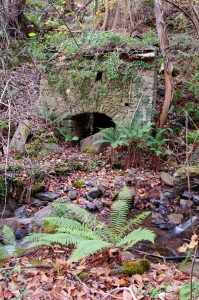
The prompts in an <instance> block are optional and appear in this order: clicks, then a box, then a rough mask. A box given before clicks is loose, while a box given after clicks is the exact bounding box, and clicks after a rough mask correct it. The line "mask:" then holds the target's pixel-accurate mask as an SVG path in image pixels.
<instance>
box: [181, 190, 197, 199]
mask: <svg viewBox="0 0 199 300" xmlns="http://www.w3.org/2000/svg"><path fill="white" fill-rule="evenodd" d="M193 195H194V193H193V192H188V191H185V192H184V193H183V194H182V198H184V199H193Z"/></svg>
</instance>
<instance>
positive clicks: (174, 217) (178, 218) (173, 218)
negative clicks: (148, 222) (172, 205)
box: [168, 213, 183, 225]
mask: <svg viewBox="0 0 199 300" xmlns="http://www.w3.org/2000/svg"><path fill="white" fill-rule="evenodd" d="M168 220H169V223H171V224H175V225H179V224H180V223H181V222H182V220H183V215H181V214H175V213H173V214H170V215H168Z"/></svg>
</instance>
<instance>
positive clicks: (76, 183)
mask: <svg viewBox="0 0 199 300" xmlns="http://www.w3.org/2000/svg"><path fill="white" fill-rule="evenodd" d="M73 186H74V187H75V188H76V189H81V188H82V187H83V186H84V181H83V180H81V179H79V180H75V181H74V182H73Z"/></svg>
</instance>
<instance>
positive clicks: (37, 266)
mask: <svg viewBox="0 0 199 300" xmlns="http://www.w3.org/2000/svg"><path fill="white" fill-rule="evenodd" d="M20 267H21V269H22V270H24V269H34V268H37V269H38V268H41V269H52V268H53V266H47V265H36V266H20ZM14 268H15V267H7V268H0V272H1V271H9V270H13V269H14Z"/></svg>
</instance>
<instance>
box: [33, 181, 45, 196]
mask: <svg viewBox="0 0 199 300" xmlns="http://www.w3.org/2000/svg"><path fill="white" fill-rule="evenodd" d="M44 189H45V187H44V185H43V183H41V182H37V183H35V184H34V186H33V187H32V195H34V194H36V193H39V192H42V191H43V190H44Z"/></svg>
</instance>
